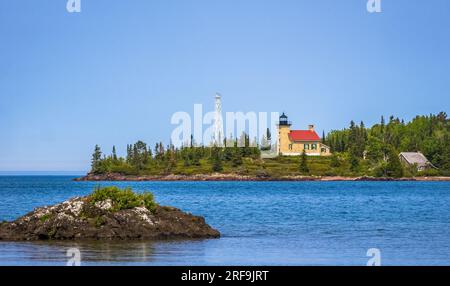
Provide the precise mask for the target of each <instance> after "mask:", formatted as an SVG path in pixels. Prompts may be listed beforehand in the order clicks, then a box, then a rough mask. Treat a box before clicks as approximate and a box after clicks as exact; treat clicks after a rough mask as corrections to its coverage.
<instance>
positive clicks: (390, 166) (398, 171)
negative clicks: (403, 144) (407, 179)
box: [386, 147, 403, 178]
mask: <svg viewBox="0 0 450 286" xmlns="http://www.w3.org/2000/svg"><path fill="white" fill-rule="evenodd" d="M386 174H387V175H388V176H389V177H394V178H401V177H403V166H402V163H401V162H400V159H399V158H398V155H397V152H395V149H394V148H393V147H391V148H389V153H388V161H387V165H386Z"/></svg>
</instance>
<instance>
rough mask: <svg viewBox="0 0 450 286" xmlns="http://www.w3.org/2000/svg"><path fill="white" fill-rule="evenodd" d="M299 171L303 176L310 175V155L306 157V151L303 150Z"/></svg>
mask: <svg viewBox="0 0 450 286" xmlns="http://www.w3.org/2000/svg"><path fill="white" fill-rule="evenodd" d="M299 170H300V173H302V174H309V167H308V155H306V151H305V150H303V152H302V155H301V156H300V165H299Z"/></svg>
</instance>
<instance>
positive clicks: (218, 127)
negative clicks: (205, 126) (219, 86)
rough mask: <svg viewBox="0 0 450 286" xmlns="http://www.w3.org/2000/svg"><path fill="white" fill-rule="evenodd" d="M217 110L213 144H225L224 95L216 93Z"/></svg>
mask: <svg viewBox="0 0 450 286" xmlns="http://www.w3.org/2000/svg"><path fill="white" fill-rule="evenodd" d="M214 110H215V112H214V138H213V142H212V143H213V145H215V146H222V145H223V139H224V136H223V120H222V96H221V95H220V94H219V93H216V97H215V109H214Z"/></svg>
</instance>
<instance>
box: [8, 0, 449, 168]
mask: <svg viewBox="0 0 450 286" xmlns="http://www.w3.org/2000/svg"><path fill="white" fill-rule="evenodd" d="M366 2H367V1H366V0H347V1H335V0H266V1H265V0H257V1H256V0H227V1H224V0H221V1H218V0H134V1H125V0H122V1H106V0H82V12H81V13H79V14H69V13H67V12H66V9H65V6H66V0H35V1H24V0H14V1H1V3H0V134H1V137H0V139H1V140H0V171H24V170H27V171H43V170H52V171H84V170H88V169H89V160H90V155H91V153H92V149H93V146H94V145H95V144H99V145H101V146H102V147H103V149H104V150H105V151H108V152H109V151H110V149H111V148H112V145H113V144H115V145H116V146H117V148H118V151H119V153H120V154H123V153H124V152H125V147H126V144H127V143H131V142H135V141H136V140H138V139H142V140H144V141H146V142H149V143H151V144H152V145H153V143H154V142H156V141H160V140H163V141H165V142H168V141H169V139H170V134H171V131H172V129H173V128H174V126H172V125H171V124H170V118H171V116H172V114H173V113H174V112H176V111H188V112H192V109H193V104H194V103H203V104H204V105H205V107H206V106H208V105H210V106H211V108H212V107H213V96H214V93H215V92H216V91H218V92H220V93H221V94H222V95H223V97H224V102H223V105H224V106H223V109H224V111H244V112H247V111H280V112H282V111H285V112H286V113H287V114H288V115H289V116H290V119H291V120H292V121H294V127H295V128H304V127H306V125H307V124H309V123H314V124H315V125H316V126H317V129H318V130H320V132H321V130H323V129H324V130H326V131H329V130H331V129H338V128H343V127H345V126H347V125H348V122H349V121H350V120H352V119H354V120H357V121H359V120H364V122H365V123H366V125H371V124H373V123H375V122H377V121H378V120H379V118H380V116H381V115H382V114H383V115H385V116H389V115H391V114H394V115H396V116H399V117H401V118H405V119H406V120H409V119H411V118H412V117H413V116H415V115H416V114H429V113H437V112H439V111H447V112H448V111H449V106H450V94H449V92H450V53H449V51H450V29H449V27H450V17H448V13H449V12H450V1H448V0H430V1H419V0H382V8H383V12H382V13H380V14H369V13H368V12H367V10H366Z"/></svg>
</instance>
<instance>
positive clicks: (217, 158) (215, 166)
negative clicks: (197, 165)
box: [211, 147, 223, 172]
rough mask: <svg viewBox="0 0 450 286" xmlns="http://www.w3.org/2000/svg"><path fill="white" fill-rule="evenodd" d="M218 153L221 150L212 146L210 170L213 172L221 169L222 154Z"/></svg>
mask: <svg viewBox="0 0 450 286" xmlns="http://www.w3.org/2000/svg"><path fill="white" fill-rule="evenodd" d="M220 153H221V150H220V148H219V147H212V150H211V160H212V171H213V172H220V171H222V170H223V165H222V156H221V154H220Z"/></svg>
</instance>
